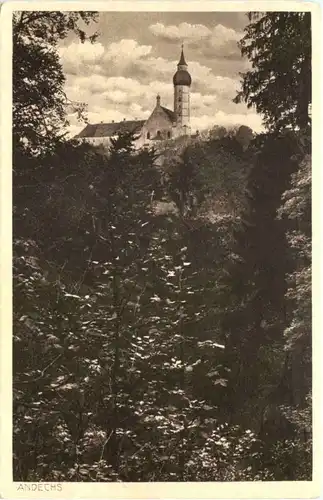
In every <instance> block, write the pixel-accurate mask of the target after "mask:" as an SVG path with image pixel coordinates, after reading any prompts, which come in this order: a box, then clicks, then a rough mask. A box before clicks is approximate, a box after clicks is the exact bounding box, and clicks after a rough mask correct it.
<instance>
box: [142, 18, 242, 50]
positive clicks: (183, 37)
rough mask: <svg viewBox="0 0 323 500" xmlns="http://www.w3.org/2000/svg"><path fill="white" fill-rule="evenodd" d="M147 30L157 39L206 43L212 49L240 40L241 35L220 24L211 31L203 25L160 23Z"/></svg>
mask: <svg viewBox="0 0 323 500" xmlns="http://www.w3.org/2000/svg"><path fill="white" fill-rule="evenodd" d="M149 30H150V31H151V32H152V33H153V34H154V35H155V36H157V37H160V38H164V39H168V40H171V41H185V42H186V43H188V44H190V43H198V42H199V41H202V42H204V43H205V41H208V43H209V45H211V46H213V47H218V46H223V45H225V44H227V43H229V42H233V41H234V42H237V41H238V40H240V38H241V36H242V33H240V32H238V31H235V30H234V29H232V28H227V27H225V26H223V25H222V24H216V25H215V26H214V27H213V28H212V29H210V28H208V27H207V26H204V25H203V24H189V23H181V24H179V25H178V26H174V25H168V26H165V25H164V24H162V23H156V24H151V25H150V26H149Z"/></svg>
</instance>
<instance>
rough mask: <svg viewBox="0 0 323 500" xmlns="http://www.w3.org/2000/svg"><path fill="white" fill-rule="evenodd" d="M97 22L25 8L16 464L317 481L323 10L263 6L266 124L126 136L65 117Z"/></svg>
mask: <svg viewBox="0 0 323 500" xmlns="http://www.w3.org/2000/svg"><path fill="white" fill-rule="evenodd" d="M96 20H97V14H95V13H89V12H80V13H76V12H69V13H63V12H43V13H42V12H23V13H19V14H18V13H17V14H16V15H15V17H14V28H13V29H14V39H13V41H14V59H13V78H14V82H13V196H14V207H13V223H14V239H13V254H14V257H13V279H14V317H13V343H14V358H13V370H14V372H13V376H14V400H13V405H14V407H13V412H14V422H13V433H14V434H13V451H14V455H13V467H14V480H16V481H18V480H21V481H259V480H267V481H270V480H275V481H279V480H310V479H311V475H312V436H311V427H312V425H311V422H312V415H311V385H312V383H311V373H312V368H311V122H310V116H309V109H310V103H311V20H310V14H305V13H297V12H290V13H289V12H279V13H276V12H264V13H258V14H255V13H251V14H249V15H248V24H247V27H246V29H245V32H244V37H243V38H242V40H241V42H240V48H241V52H242V55H243V56H244V57H247V58H248V59H249V60H250V62H251V65H250V68H251V69H250V70H249V71H247V72H246V73H245V74H242V75H241V91H240V92H239V94H238V95H237V96H236V102H240V101H244V102H246V103H247V105H248V106H255V107H256V109H257V111H258V112H259V113H261V114H262V115H263V117H264V123H265V126H266V129H265V132H264V133H262V134H258V135H255V134H252V135H250V133H248V130H246V127H240V128H239V129H237V130H225V129H223V128H221V127H215V128H214V129H213V130H212V131H210V132H209V133H205V134H201V135H200V136H199V137H197V138H195V139H194V140H193V139H192V140H189V141H184V142H183V141H182V142H181V141H170V142H169V144H165V145H164V149H161V148H159V149H158V150H147V149H141V150H136V149H135V148H134V137H133V136H132V135H129V134H123V135H120V136H119V137H118V138H116V139H115V140H113V142H112V145H111V147H110V148H109V151H108V153H107V152H106V151H103V150H100V149H97V148H94V147H93V146H90V145H88V144H79V143H77V142H76V141H74V140H68V139H67V137H66V135H65V134H64V127H65V126H66V125H67V112H68V111H70V110H71V108H74V110H75V112H77V113H79V114H80V118H82V115H83V113H84V109H83V105H82V103H73V102H70V101H69V100H68V99H67V97H66V96H65V94H64V80H65V78H64V74H63V70H62V67H61V64H60V59H59V56H58V50H57V49H58V44H59V42H60V41H61V40H63V39H64V38H65V37H67V36H68V34H69V33H70V32H74V33H75V34H76V35H77V36H78V37H79V38H80V40H81V41H82V42H83V41H85V40H87V39H88V36H87V34H86V32H85V31H83V30H82V29H81V28H80V26H82V25H84V23H86V24H88V25H89V26H93V35H92V36H91V37H90V39H91V41H95V39H96V34H95V33H94V32H95V22H96ZM80 21H81V23H80ZM249 132H250V131H249Z"/></svg>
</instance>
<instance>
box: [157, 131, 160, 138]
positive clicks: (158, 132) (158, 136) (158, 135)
mask: <svg viewBox="0 0 323 500" xmlns="http://www.w3.org/2000/svg"><path fill="white" fill-rule="evenodd" d="M157 138H158V139H160V130H157Z"/></svg>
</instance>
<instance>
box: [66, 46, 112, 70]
mask: <svg viewBox="0 0 323 500" xmlns="http://www.w3.org/2000/svg"><path fill="white" fill-rule="evenodd" d="M59 54H60V57H61V62H62V64H63V68H64V71H65V72H67V73H68V72H72V73H73V72H77V71H80V72H82V69H83V67H84V66H85V65H94V64H96V63H97V62H99V61H100V59H101V57H102V56H103V54H104V47H103V45H102V43H90V42H87V41H86V42H84V43H81V42H72V43H71V44H70V45H67V46H63V47H60V48H59Z"/></svg>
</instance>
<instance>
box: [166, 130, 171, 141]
mask: <svg viewBox="0 0 323 500" xmlns="http://www.w3.org/2000/svg"><path fill="white" fill-rule="evenodd" d="M171 135H172V133H171V131H170V130H169V131H168V132H167V137H168V139H170V138H171Z"/></svg>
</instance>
